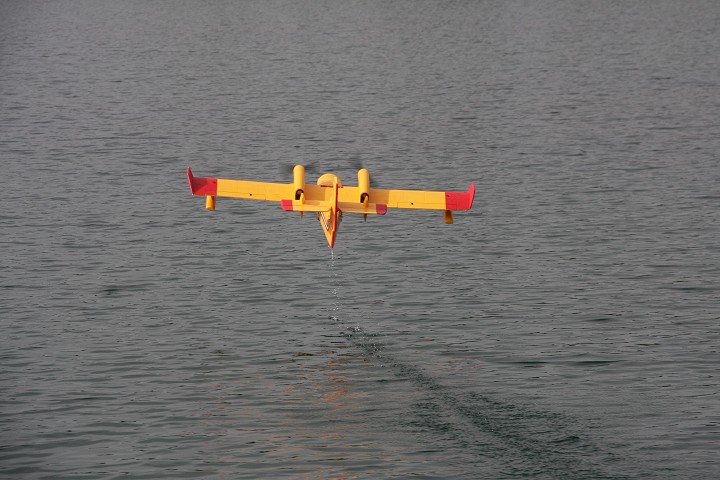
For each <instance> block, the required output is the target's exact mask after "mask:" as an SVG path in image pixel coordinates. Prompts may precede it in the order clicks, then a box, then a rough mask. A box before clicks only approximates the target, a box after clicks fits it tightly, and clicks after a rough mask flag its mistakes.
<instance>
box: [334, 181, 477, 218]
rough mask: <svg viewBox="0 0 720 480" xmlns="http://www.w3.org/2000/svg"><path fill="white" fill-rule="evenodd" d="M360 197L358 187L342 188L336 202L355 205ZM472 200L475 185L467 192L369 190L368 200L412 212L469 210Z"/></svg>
mask: <svg viewBox="0 0 720 480" xmlns="http://www.w3.org/2000/svg"><path fill="white" fill-rule="evenodd" d="M360 195H361V192H360V189H359V188H358V187H343V188H342V189H340V191H339V195H338V201H339V202H352V203H357V202H358V201H359V200H360ZM474 198H475V185H474V184H472V185H470V188H469V189H468V191H467V192H435V191H424V190H382V189H377V188H371V189H370V199H369V200H370V201H371V202H373V203H375V204H381V205H386V206H387V208H408V209H414V210H470V208H471V207H472V204H473V199H474ZM349 213H355V212H349ZM357 213H361V212H357Z"/></svg>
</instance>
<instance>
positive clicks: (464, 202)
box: [445, 183, 475, 210]
mask: <svg viewBox="0 0 720 480" xmlns="http://www.w3.org/2000/svg"><path fill="white" fill-rule="evenodd" d="M474 199H475V184H474V183H471V184H470V188H469V189H468V191H467V192H446V193H445V207H446V210H470V209H471V208H472V204H473V200H474Z"/></svg>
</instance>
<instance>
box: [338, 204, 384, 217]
mask: <svg viewBox="0 0 720 480" xmlns="http://www.w3.org/2000/svg"><path fill="white" fill-rule="evenodd" d="M338 210H340V211H341V212H343V213H359V214H360V215H385V214H386V213H387V205H385V204H384V203H368V204H367V206H366V205H365V204H364V203H355V202H338Z"/></svg>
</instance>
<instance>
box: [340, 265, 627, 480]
mask: <svg viewBox="0 0 720 480" xmlns="http://www.w3.org/2000/svg"><path fill="white" fill-rule="evenodd" d="M336 263H337V258H336V256H335V254H334V253H331V261H330V281H331V284H332V292H333V304H332V307H331V309H332V312H331V314H330V315H329V319H330V320H332V321H333V322H334V323H335V324H336V325H337V326H338V327H340V329H341V332H340V335H341V336H342V337H344V338H345V339H346V340H347V341H348V342H349V343H350V344H351V345H353V346H354V347H355V348H357V349H358V350H360V351H361V352H362V354H363V355H364V356H366V357H368V358H369V359H371V360H372V361H375V362H377V363H379V364H380V365H381V366H382V367H385V368H389V369H391V371H392V372H393V373H394V375H395V376H396V377H397V378H399V379H403V380H407V381H408V382H410V383H411V384H413V385H414V386H415V387H416V388H417V389H418V390H419V391H420V392H421V393H422V394H423V395H424V396H425V397H426V400H425V401H423V402H418V403H415V404H413V405H409V406H408V410H410V411H409V414H410V415H412V416H415V417H416V421H415V422H413V423H414V424H415V425H418V426H421V427H423V428H424V429H426V430H427V431H431V432H433V431H434V432H438V433H439V432H442V433H443V434H448V433H450V434H451V436H452V437H453V438H454V440H455V442H454V443H455V444H456V446H457V447H459V448H462V449H465V450H473V451H474V452H472V453H474V456H476V457H479V458H487V457H491V458H493V459H495V460H497V461H500V462H501V463H502V464H504V465H506V466H507V467H506V470H505V471H503V472H499V473H500V474H501V475H503V476H510V477H515V476H521V477H527V476H531V477H533V478H594V479H622V478H631V477H628V476H625V475H622V474H619V475H618V474H610V473H608V472H606V471H605V469H604V468H602V465H600V464H603V465H606V464H618V463H621V460H620V458H618V457H617V455H616V454H614V453H612V452H610V451H608V449H605V448H601V447H600V446H598V445H596V443H595V442H594V441H593V440H592V439H590V434H589V432H587V429H588V428H592V426H590V425H582V421H580V420H578V419H573V418H572V417H569V416H567V415H564V414H560V413H556V412H551V411H544V410H541V409H537V408H533V407H529V406H526V405H522V404H521V403H519V402H518V403H513V402H509V401H507V400H503V399H499V398H493V397H491V396H488V395H485V394H482V393H480V392H458V391H456V390H455V389H454V388H453V387H451V386H448V385H445V384H443V383H441V382H440V381H438V380H437V379H436V378H434V377H433V376H432V375H431V374H428V373H426V372H425V371H424V369H423V368H421V367H419V366H417V365H413V364H411V363H408V362H405V361H403V360H402V359H400V358H398V357H397V356H396V355H394V354H393V353H391V352H390V351H389V349H388V347H387V345H386V344H385V343H383V341H382V337H383V335H382V334H378V333H372V332H368V331H366V329H364V328H363V326H361V325H360V324H359V323H356V322H355V321H352V322H351V321H350V319H348V318H345V315H344V314H343V312H342V309H343V307H342V301H341V296H340V293H339V284H340V273H339V271H338V268H337V265H336ZM478 387H479V388H481V385H478ZM401 400H402V399H399V400H398V401H401Z"/></svg>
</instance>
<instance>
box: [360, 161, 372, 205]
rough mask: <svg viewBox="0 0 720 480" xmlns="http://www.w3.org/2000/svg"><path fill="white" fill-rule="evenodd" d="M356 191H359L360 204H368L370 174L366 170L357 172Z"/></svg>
mask: <svg viewBox="0 0 720 480" xmlns="http://www.w3.org/2000/svg"><path fill="white" fill-rule="evenodd" d="M358 189H359V190H360V203H364V204H367V203H369V202H370V172H369V171H368V170H367V169H366V168H361V169H360V170H358Z"/></svg>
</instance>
